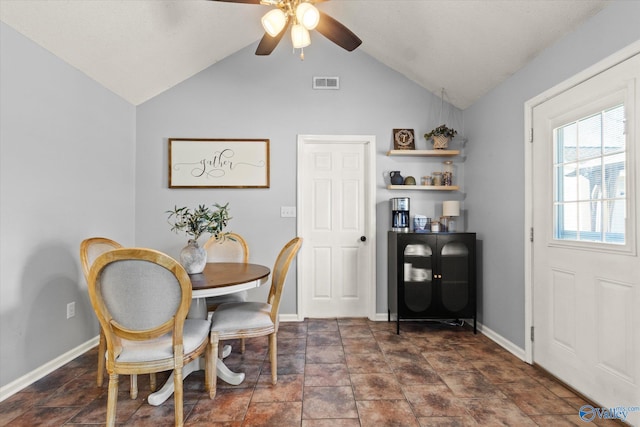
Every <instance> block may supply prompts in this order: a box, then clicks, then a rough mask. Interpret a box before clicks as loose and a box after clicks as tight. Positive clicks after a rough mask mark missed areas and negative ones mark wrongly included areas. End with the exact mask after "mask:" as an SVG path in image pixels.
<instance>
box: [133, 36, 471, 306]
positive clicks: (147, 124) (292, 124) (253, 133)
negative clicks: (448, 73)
mask: <svg viewBox="0 0 640 427" xmlns="http://www.w3.org/2000/svg"><path fill="white" fill-rule="evenodd" d="M281 44H282V45H281V46H278V48H277V49H276V50H275V52H274V53H273V54H272V55H270V56H268V57H256V56H255V55H254V50H255V45H252V46H249V47H248V48H246V49H244V50H242V51H240V52H238V53H236V54H235V55H233V56H231V57H229V58H227V59H225V60H224V61H221V62H220V63H218V64H216V65H215V66H212V67H210V68H209V69H207V70H204V71H202V72H201V73H199V74H197V75H196V76H194V77H192V78H190V79H188V80H187V81H185V82H183V83H182V84H180V85H178V86H176V87H174V88H171V89H169V90H167V91H166V92H164V93H163V94H161V95H159V96H156V97H155V98H153V99H152V100H150V101H148V102H146V103H145V104H143V105H141V106H139V107H138V109H137V127H136V130H137V137H136V142H137V154H136V158H137V168H136V227H135V229H136V243H137V244H140V245H144V246H151V247H154V248H159V249H160V250H163V251H165V252H167V253H169V254H171V255H173V256H177V255H178V253H179V251H180V249H181V248H182V247H183V246H184V245H185V244H186V237H185V236H183V235H175V234H174V233H172V232H170V230H169V226H168V224H167V222H166V214H165V211H166V210H167V209H170V208H172V207H173V206H174V205H178V206H190V207H195V206H197V205H198V204H202V203H204V204H213V203H215V202H219V203H223V204H224V203H227V202H229V203H230V208H231V215H232V217H233V219H232V221H231V224H230V226H229V230H232V231H235V232H238V233H240V234H242V235H243V236H245V237H246V238H247V240H248V243H249V246H250V248H251V260H252V261H254V262H259V263H263V264H266V265H272V264H273V262H274V260H275V257H276V255H277V252H278V250H279V249H280V248H281V247H282V245H283V244H284V243H286V242H287V241H288V240H289V239H291V238H292V237H293V236H295V234H296V221H295V218H280V207H281V206H295V205H296V174H297V170H296V145H297V135H299V134H365V135H375V136H376V139H377V151H378V155H377V165H376V167H377V171H378V174H377V182H376V185H377V187H378V191H377V203H378V206H379V208H378V217H377V232H378V236H379V241H378V255H377V259H378V262H377V276H378V279H377V285H376V286H377V312H378V313H386V310H387V307H386V283H387V280H386V271H387V269H386V231H387V230H388V229H389V227H390V219H389V199H390V198H391V197H398V196H401V195H405V196H410V197H411V198H412V202H413V205H412V207H413V212H425V213H429V214H430V215H432V214H433V212H434V211H435V210H436V209H437V211H438V215H439V214H440V212H441V207H438V208H436V207H435V205H436V204H438V203H441V200H442V199H443V198H444V197H445V196H444V195H442V194H435V193H428V192H401V193H398V192H391V191H389V190H386V188H384V187H385V185H386V184H385V179H386V180H388V177H387V178H385V177H384V176H383V173H384V171H389V170H401V171H403V173H405V172H406V173H411V174H413V175H415V176H417V177H419V176H420V175H423V174H425V173H431V171H432V169H434V170H435V169H436V168H437V170H440V169H441V162H442V160H430V159H417V160H415V159H414V160H413V161H408V160H407V159H400V160H398V158H390V157H387V156H386V152H387V150H389V149H390V148H392V142H391V136H392V129H394V128H412V129H415V132H416V136H418V146H419V148H422V149H426V148H427V142H426V141H425V140H424V138H423V137H422V136H421V135H423V134H424V133H425V132H427V131H429V130H430V129H431V128H432V127H435V126H436V125H437V124H438V123H436V120H437V119H438V117H437V116H438V115H439V113H440V101H439V99H438V97H437V96H434V95H433V94H431V93H430V92H427V91H426V90H424V89H422V88H421V87H419V86H417V85H416V84H415V83H413V82H411V81H409V80H408V79H406V78H405V77H403V76H402V75H400V74H398V73H397V72H395V71H393V70H391V69H390V68H388V67H386V66H383V65H381V64H380V63H379V62H377V61H376V60H374V59H372V58H371V57H370V56H368V55H366V54H365V53H363V52H362V51H361V50H356V51H354V52H352V53H348V52H346V51H344V50H342V49H340V48H338V47H336V46H335V45H333V44H332V43H330V42H328V41H327V40H326V39H324V38H323V37H320V36H317V37H315V38H314V39H313V42H312V45H311V46H310V47H309V48H307V49H305V60H304V61H300V59H299V57H298V56H297V55H294V54H292V53H291V48H290V46H288V44H289V40H288V39H287V38H285V39H283V41H282V42H281ZM313 76H339V77H340V90H338V91H335V90H324V91H322V90H313V89H312V88H311V83H312V77H313ZM434 108H435V111H434ZM445 113H447V115H448V116H450V117H451V118H452V120H456V123H454V125H456V126H459V125H461V122H462V121H461V118H460V116H461V113H460V111H459V110H456V109H453V108H450V107H449V108H447V109H446V110H445ZM457 128H458V129H460V128H459V127H457ZM460 130H462V129H460ZM171 137H173V138H268V139H270V147H271V187H270V188H269V189H169V188H168V187H167V174H168V172H167V171H168V168H167V144H168V143H167V139H168V138H171ZM462 170H463V166H462V165H460V166H459V170H458V172H459V173H460V174H461V175H462ZM449 197H452V196H451V195H449ZM453 197H455V196H453ZM202 241H203V242H204V241H205V238H202ZM293 279H294V277H293V275H291V276H290V278H289V281H288V283H287V287H286V288H285V294H284V297H283V302H282V309H281V312H282V313H283V314H294V313H297V308H296V282H295V280H293ZM260 296H261V295H259V293H258V294H254V295H253V296H252V297H255V298H259V297H260Z"/></svg>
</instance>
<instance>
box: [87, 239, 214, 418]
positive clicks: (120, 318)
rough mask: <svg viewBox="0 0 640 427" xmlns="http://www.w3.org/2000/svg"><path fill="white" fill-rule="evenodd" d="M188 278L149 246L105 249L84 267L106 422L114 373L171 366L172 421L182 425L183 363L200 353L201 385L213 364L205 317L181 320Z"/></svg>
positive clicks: (112, 412) (114, 397) (114, 395)
mask: <svg viewBox="0 0 640 427" xmlns="http://www.w3.org/2000/svg"><path fill="white" fill-rule="evenodd" d="M191 295H192V292H191V279H190V278H189V275H188V274H187V272H186V271H185V269H184V268H183V267H182V266H181V265H180V263H178V261H176V260H175V259H173V258H171V257H170V256H168V255H166V254H164V253H162V252H158V251H156V250H153V249H144V248H121V249H114V250H112V251H109V252H105V253H104V254H102V255H100V256H99V257H98V258H96V260H95V261H94V263H93V265H92V266H91V270H90V272H89V297H90V299H91V305H92V307H93V309H94V311H95V312H96V315H97V317H98V320H99V321H100V325H101V326H102V329H103V331H104V335H105V339H106V343H107V360H106V368H107V373H108V374H109V389H108V394H107V423H106V424H107V426H114V425H115V420H116V406H117V401H118V376H119V375H120V374H125V375H133V374H142V373H151V372H160V371H168V370H173V372H174V387H175V390H174V406H175V425H176V426H182V425H183V388H182V373H183V366H184V365H185V364H187V363H189V362H191V361H192V360H195V359H196V358H198V357H200V356H202V355H204V356H205V388H206V389H207V390H209V388H210V385H211V384H212V383H213V380H212V379H211V376H212V375H211V373H212V372H215V371H212V370H211V369H212V367H214V364H213V362H212V358H211V354H212V353H211V347H210V342H209V329H210V322H209V320H207V319H187V318H186V317H187V313H188V312H189V307H190V305H191Z"/></svg>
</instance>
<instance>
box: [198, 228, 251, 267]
mask: <svg viewBox="0 0 640 427" xmlns="http://www.w3.org/2000/svg"><path fill="white" fill-rule="evenodd" d="M203 248H204V250H206V251H207V262H244V263H247V262H249V245H247V241H246V240H245V239H244V238H243V237H242V236H241V235H239V234H237V233H228V234H227V235H226V236H225V238H224V239H216V238H215V237H214V236H211V238H209V240H207V241H206V243H205V244H204V246H203Z"/></svg>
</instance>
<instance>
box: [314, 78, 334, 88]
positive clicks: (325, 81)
mask: <svg viewBox="0 0 640 427" xmlns="http://www.w3.org/2000/svg"><path fill="white" fill-rule="evenodd" d="M313 88H314V89H335V90H337V89H340V77H314V78H313Z"/></svg>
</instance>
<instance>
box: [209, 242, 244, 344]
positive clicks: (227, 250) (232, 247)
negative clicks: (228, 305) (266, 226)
mask: <svg viewBox="0 0 640 427" xmlns="http://www.w3.org/2000/svg"><path fill="white" fill-rule="evenodd" d="M203 248H204V250H206V251H207V262H244V263H247V262H249V245H248V244H247V241H246V240H245V239H244V238H243V237H242V236H241V235H239V234H238V233H228V234H226V235H225V237H224V238H216V237H215V236H211V237H210V238H209V240H207V241H206V243H205V244H204V246H203ZM247 296H248V294H247V291H241V292H235V293H232V294H227V295H220V296H217V297H208V298H207V311H208V312H213V311H214V310H215V309H216V308H218V306H219V305H220V304H223V303H225V302H243V301H246V300H247ZM244 350H245V342H244V340H240V353H244Z"/></svg>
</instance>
